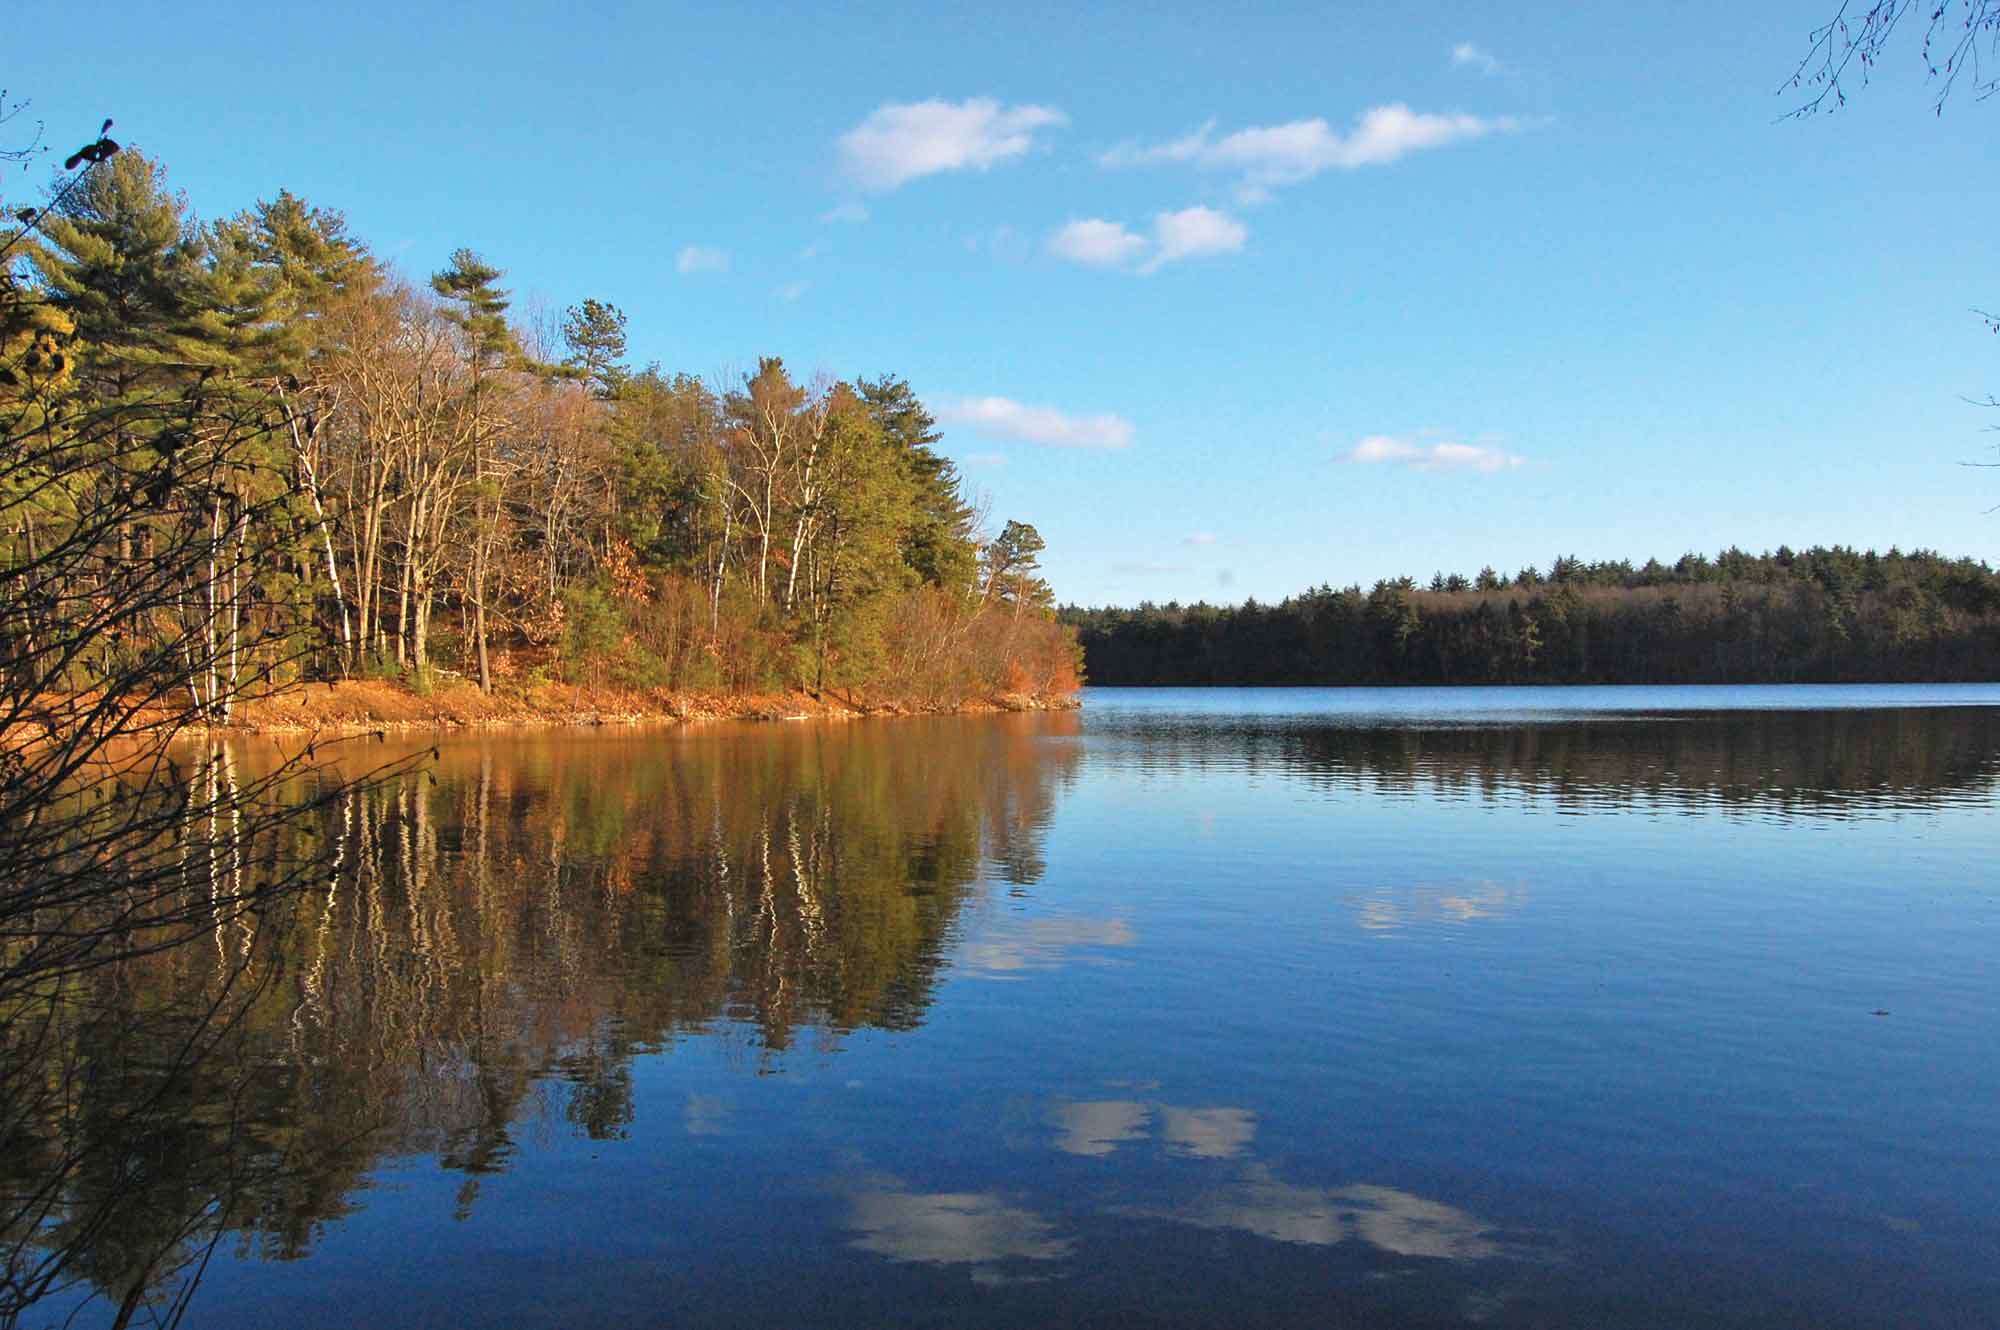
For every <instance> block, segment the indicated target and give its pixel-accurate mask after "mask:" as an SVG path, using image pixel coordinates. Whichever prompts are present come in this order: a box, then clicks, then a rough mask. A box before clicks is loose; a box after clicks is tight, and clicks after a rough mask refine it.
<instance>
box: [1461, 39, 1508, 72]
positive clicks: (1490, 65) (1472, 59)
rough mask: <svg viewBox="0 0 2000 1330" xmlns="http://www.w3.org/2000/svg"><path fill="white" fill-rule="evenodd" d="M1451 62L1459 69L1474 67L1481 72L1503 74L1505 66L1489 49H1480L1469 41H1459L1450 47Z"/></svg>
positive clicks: (1505, 69) (1505, 70)
mask: <svg viewBox="0 0 2000 1330" xmlns="http://www.w3.org/2000/svg"><path fill="white" fill-rule="evenodd" d="M1451 63H1452V65H1453V66H1454V67H1456V68H1459V69H1476V70H1478V71H1479V72H1480V73H1482V74H1488V75H1491V74H1504V73H1506V72H1507V66H1506V65H1504V64H1502V63H1501V62H1500V57H1499V56H1497V55H1494V54H1493V53H1492V52H1491V51H1487V50H1482V49H1481V48H1480V47H1477V46H1474V45H1473V44H1472V43H1471V42H1460V43H1459V44H1458V45H1456V46H1454V47H1452V48H1451Z"/></svg>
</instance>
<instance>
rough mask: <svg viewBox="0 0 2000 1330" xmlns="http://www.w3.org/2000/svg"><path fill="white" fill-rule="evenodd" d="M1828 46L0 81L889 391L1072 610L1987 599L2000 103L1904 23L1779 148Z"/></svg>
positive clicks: (1383, 17) (1076, 41) (1420, 14)
mask: <svg viewBox="0 0 2000 1330" xmlns="http://www.w3.org/2000/svg"><path fill="white" fill-rule="evenodd" d="M1833 7H1834V3H1833V0H1796V2H1794V0H1783V2H1782V3H1770V4H1765V5H1757V6H1742V5H1734V4H1722V3H1713V4H1699V3H1697V4H1688V5H1673V6H1639V7H1617V6H1614V7H1609V8H1607V7H1603V6H1581V5H1574V4H1556V3H1540V4H1529V3H1522V4H1516V5H1509V6H1505V7H1501V6H1495V5H1492V4H1490V3H1484V4H1470V3H1467V4H1455V3H1438V4H1431V5H1426V6H1422V7H1406V6H1394V5H1383V4H1375V5H1367V6H1348V5H1298V6H1271V7H1267V8H1264V9H1262V10H1259V11H1255V12H1238V11H1236V10H1233V9H1225V8H1223V7H1218V6H1214V5H1200V6H1192V7H1188V8H1185V9H1178V10H1170V9H1168V8H1167V7H1165V6H1160V5H1152V4H1148V5H1134V6H1127V7H1114V6H1109V5H1104V6H1094V7H1091V8H1090V9H1089V11H1088V12H1083V11H1082V10H1080V9H1078V8H1077V7H1074V6H1069V5H1059V6H1048V7H1038V6H1035V5H1030V4H1015V5H1009V6H1003V7H1001V8H999V9H991V10H988V9H983V8H982V9H980V10H977V11H963V12H950V11H949V10H948V9H947V8H946V7H936V6H905V7H896V6H869V7H863V6H849V7H843V8H842V9H840V10H838V11H835V10H832V9H811V8H775V7H766V8H751V7H729V8H728V9H727V12H724V10H723V7H708V8H707V9H702V10H689V11H675V10H672V9H669V8H666V7H660V6H652V5H647V6H632V7H629V8H625V9H616V8H614V7H611V6H576V5H572V6H550V5H546V4H534V5H526V4H522V5H514V4H507V3H495V4H488V5H480V6H470V5H468V6H462V7H461V6H442V5H428V6H427V5H423V4H405V5H399V6H393V7H379V8H377V7H363V6H314V7H311V8H307V7H304V6H300V7H297V8H296V9H294V8H293V7H290V6H271V7H266V8H264V9H263V10H262V11H261V12H251V11H250V10H249V7H239V6H234V5H232V6H203V5H198V4H196V5H188V4H183V5H177V6H174V7H172V8H171V9H170V8H168V7H162V6H150V5H149V6H143V7H142V6H119V5H109V6H101V7H98V8H95V9H93V10H91V11H90V12H89V18H88V19H87V20H86V19H85V18H84V17H83V11H79V10H75V9H74V8H70V9H61V10H58V11H52V12H57V13H60V14H61V15H62V21H60V22H58V23H57V24H55V25H54V26H48V25H43V26H39V27H37V26H34V25H23V24H16V25H13V26H12V28H11V29H10V32H9V47H10V49H9V58H8V59H7V60H6V63H5V65H4V67H0V84H4V85H5V86H6V87H7V88H9V89H10V91H11V93H12V94H13V95H14V96H16V97H19V96H26V97H29V98H31V99H32V101H33V106H32V110H31V112H30V115H31V116H32V117H33V118H36V119H40V120H42V121H44V122H45V123H46V124H47V126H48V130H49V137H50V139H51V141H52V142H53V143H54V144H55V145H56V146H57V148H58V150H59V151H60V150H66V149H67V147H69V146H72V145H71V143H70V141H71V140H76V141H78V142H81V141H82V140H83V139H85V138H87V137H88V136H89V134H90V131H91V130H93V129H94V128H95V127H96V125H97V123H98V121H99V120H100V119H102V118H103V117H104V116H105V115H112V116H115V117H116V118H117V121H118V129H117V131H116V133H117V135H118V136H119V137H121V138H122V139H124V140H125V141H128V142H130V143H132V144H134V145H136V146H139V147H142V148H144V149H145V150H147V151H148V152H151V153H153V154H155V155H158V156H160V157H162V158H163V159H164V160H165V161H166V162H167V164H168V167H169V170H170V172H171V174H172V176H173V179H174V181H175V183H176V184H177V185H178V186H179V187H181V188H183V189H185V190H186V191H187V193H188V195H189V197H190V199H191V201H192V202H193V204H194V206H195V207H196V209H197V210H198V211H199V212H201V213H202V214H204V215H208V216H213V215H217V214H221V213H226V212H232V211H235V210H236V209H238V208H241V207H243V206H246V205H247V204H249V203H250V202H252V201H253V200H255V199H257V198H259V197H268V196H269V195H271V194H273V193H275V192H276V191H277V190H278V189H279V188H289V189H292V190H293V191H295V192H297V193H299V194H302V195H304V196H305V197H306V198H307V199H309V200H310V201H312V202H315V203H319V204H325V205H330V206H334V207H338V208H340V209H342V210H343V211H345V212H346V213H347V215H348V218H349V220H350V223H351V224H352V226H353V228H354V229H355V231H356V232H357V233H358V234H360V235H361V236H363V237H364V238H366V239H368V240H369V241H370V242H371V243H372V244H373V245H374V246H375V247H376V249H377V250H378V252H380V253H382V254H384V255H385V256H387V257H390V258H392V259H394V260H395V261H396V262H397V263H398V264H399V265H401V266H402V267H403V269H404V270H405V271H406V272H407V273H408V274H410V275H411V276H413V277H421V276H423V275H424V274H427V273H429V272H430V271H432V270H434V269H436V268H438V267H440V266H442V264H443V262H444V260H445V257H446V255H447V254H448V253H449V252H450V251H451V250H452V249H454V248H456V247H458V246H461V245H469V246H471V247H473V248H475V249H478V250H479V251H481V252H482V253H483V254H484V255H486V256H487V257H488V258H489V259H490V260H491V261H493V262H494V263H496V264H498V265H499V266H501V267H503V268H505V269H506V270H507V272H508V280H509V281H510V282H511V284H512V285H513V287H514V290H515V292H516V298H517V306H518V307H520V308H528V307H530V306H532V305H534V304H535V303H537V302H539V303H540V304H541V305H542V306H544V307H546V308H552V309H558V310H559V309H560V308H561V307H563V306H565V305H567V304H570V303H572V302H574V301H576V300H579V299H582V298H583V297H585V296H595V297H598V298H600V299H607V300H610V301H613V302H614V303H616V304H618V305H619V306H620V307H622V308H623V309H624V310H625V311H626V312H627V314H628V315H629V316H630V320H631V340H632V350H633V353H634V358H635V360H637V361H639V362H641V363H643V362H646V361H652V360H657V361H659V362H660V363H661V364H662V365H664V366H666V367H667V368H669V369H682V370H688V371H691V372H696V373H702V374H708V375H728V374H730V373H732V372H738V371H740V370H742V369H743V368H744V367H746V366H752V365H754V364H755V361H756V357H757V356H759V355H760V354H764V355H768V354H778V355H782V356H784V358H785V360H786V363H787V364H788V365H791V366H792V367H793V368H794V369H796V370H798V371H800V372H802V373H807V374H809V373H811V372H813V371H815V370H821V369H824V370H827V371H830V372H832V373H834V374H837V375H842V376H849V375H855V374H868V375H875V374H880V373H884V372H890V373H895V374H899V375H902V376H903V377H905V378H907V379H909V380H910V381H911V383H912V384H914V385H915V386H916V388H917V390H918V391H919V392H920V393H921V394H922V395H923V396H924V398H925V399H926V401H928V402H930V403H931V405H932V406H933V408H934V409H935V410H937V411H938V412H939V413H940V414H941V415H943V416H945V417H946V419H947V451H948V452H949V453H950V454H951V455H952V456H954V457H955V458H957V459H958V460H959V462H960V464H961V466H962V467H963V469H964V472H965V474H966V476H967V477H968V479H969V480H970V481H971V482H972V483H973V485H975V486H976V487H978V488H979V489H980V490H982V491H983V492H984V493H985V494H987V495H988V496H989V497H990V500H991V504H992V514H993V522H994V525H995V526H997V525H998V524H999V522H1000V521H1002V520H1004V519H1006V518H1009V517H1015V518H1021V519H1024V520H1028V521H1032V522H1034V523H1035V524H1036V525H1037V526H1038V527H1039V529H1040V530H1041V532H1042V534H1043V535H1044V537H1045V538H1046V539H1047V541H1048V545H1049V549H1048V553H1047V555H1046V556H1045V564H1046V567H1047V570H1048V572H1049V574H1050V577H1051V580H1052V581H1053V582H1054V584H1055V587H1056V590H1057V593H1058V595H1059V596H1060V597H1062V598H1063V599H1066V600H1074V601H1079V602H1085V603H1132V602H1136V601H1138V600H1141V599H1153V600H1161V601H1164V600H1167V599H1172V598H1179V599H1184V600H1191V599H1195V598H1206V599H1209V600H1237V599H1241V598H1242V597H1243V596H1245V595H1255V596H1257V597H1259V598H1262V599H1275V598H1278V597H1281V596H1283V595H1285V594H1287V593H1290V592H1293V591H1296V590H1299V589H1301V588H1303V587H1305V586H1307V585H1311V584H1317V583H1319V582H1321V581H1330V582H1333V583H1335V584H1336V585H1338V584H1343V583H1346V582H1350V581H1360V582H1363V583H1366V582H1369V581H1372V580H1373V579H1374V578H1377V577H1381V576H1388V575H1393V574H1397V573H1401V572H1411V573H1416V574H1420V575H1428V574H1429V573H1430V572H1431V571H1432V570H1434V569H1447V570H1450V569H1457V570H1461V571H1465V572H1468V573H1470V572H1473V571H1476V570H1477V568H1478V567H1479V566H1480V565H1481V564H1482V563H1492V564H1494V565H1495V566H1497V567H1500V568H1502V569H1505V570H1511V569H1513V568H1516V567H1518V566H1520V565H1522V564H1525V563H1533V564H1536V565H1538V566H1541V567H1544V568H1546V567H1547V565H1548V563H1549V562H1550V560H1551V559H1552V558H1553V557H1554V556H1555V555H1557V554H1559V553H1560V554H1578V555H1581V556H1583V557H1585V558H1618V557H1630V558H1633V559H1635V560H1636V559H1644V558H1645V557H1647V556H1649V555H1657V556H1659V557H1662V558H1671V557H1673V556H1675V555H1677V554H1679V553H1681V552H1683V551H1684V550H1687V549H1700V550H1707V551H1711V552H1712V551H1713V550H1715V549H1717V548H1719V547H1721V546H1724V545H1727V544H1731V543H1736V544H1741V545H1744V546H1746V547H1750V548H1764V547H1769V546H1775V545H1777V544H1780V543H1790V544H1793V545H1806V544H1812V543H1819V542H1828V543H1831V542H1843V543H1851V544H1858V545H1870V544H1872V545H1876V546H1881V547H1887V546H1888V545H1891V544H1900V545H1902V546H1904V547H1909V546H1914V545H1925V546H1932V547H1936V548H1939V549H1941V550H1943V551H1945V552H1947V553H1951V554H1970V555H1973V556H1976V557H1980V558H1985V559H1994V558H1996V557H2000V514H1989V513H1988V510H1989V509H1991V508H1993V507H1994V506H1995V504H2000V471H1990V472H1989V471H1975V470H1968V469H1966V468H1965V467H1964V466H1962V465H1961V463H1964V462H1968V461H1977V460H1992V459H1993V458H1994V456H1995V454H1994V453H1993V450H1992V440H1993V438H1995V437H2000V436H1991V435H1986V434H1983V433H1982V431H1983V430H1984V429H1985V428H1986V427H1987V426H1988V425H1989V424H1995V423H2000V412H1992V411H1982V410H1980V409H1978V408H1976V407H1974V406H1972V405H1970V404H1969V403H1968V402H1967V401H1966V400H1965V399H1966V398H1968V397H1971V398H1978V397H1984V396H1985V395H1986V394H1988V393H1990V392H1995V391H2000V373H1996V369H1997V368H2000V366H1996V363H1995V352H1996V350H2000V342H1996V340H1995V339H1994V337H1993V336H1992V335H1991V334H1990V333H1988V332H1987V331H1986V329H1985V327H1984V325H1983V324H1982V322H1981V321H1980V319H1979V318H1978V316H1977V315H1976V314H1974V313H1973V312H1972V311H1973V309H1974V308H1975V307H1987V308H1996V309H2000V280H1996V279H1995V277H1994V269H1993V259H1994V254H1995V251H1994V240H1993V233H1992V228H1991V217H1992V214H1993V205H1994V202H1995V197H1996V182H1995V174H1994V171H1993V169H1992V168H1993V160H1994V159H1993V156H1992V151H1991V145H1992V144H1993V143H1994V141H1995V134H1996V131H2000V108H1996V107H1995V106H1994V105H1992V104H1985V105H1982V104H1980V103H1978V102H1976V101H1975V100H1974V99H1973V98H1972V97H1971V96H1970V95H1969V93H1965V92H1961V93H1960V95H1959V96H1957V97H1955V98H1954V99H1953V100H1952V101H1951V102H1950V103H1949V104H1948V105H1947V107H1946V109H1945V112H1944V114H1943V116H1942V117H1939V116H1936V115H1934V114H1933V112H1932V103H1933V96H1932V94H1931V92H1930V90H1928V89H1927V87H1926V85H1925V83H1924V79H1923V70H1922V66H1921V62H1920V59H1919V56H1918V54H1917V38H1918V37H1919V36H1920V33H1919V32H1918V31H1916V30H1915V29H1912V30H1911V31H1910V32H1908V33H1906V34H1903V38H1902V40H1900V41H1899V42H1898V43H1897V45H1896V47H1895V49H1894V51H1893V52H1892V54H1891V57H1890V59H1889V60H1888V61H1887V63H1886V66H1885V67H1884V68H1883V69H1882V70H1881V72H1879V73H1878V74H1877V76H1876V78H1875V80H1874V82H1873V84H1872V85H1871V86H1870V87H1869V88H1868V89H1867V90H1866V92H1865V93H1863V94H1862V95H1860V96H1859V97H1858V98H1856V99H1855V101H1854V102H1853V104H1852V105H1851V106H1850V107H1849V108H1848V109H1847V110H1845V111H1843V112H1840V113H1839V114H1837V115H1832V116H1820V117H1817V118H1815V119H1811V120H1807V121H1803V122H1790V121H1783V122H1781V121H1780V120H1779V117H1780V115H1781V114H1782V113H1783V112H1784V111H1785V110H1786V109H1787V108H1788V107H1789V106H1791V105H1792V104H1793V100H1792V99H1791V98H1790V97H1787V96H1783V95H1779V94H1778V93H1777V91H1776V89H1777V88H1778V85H1779V84H1780V82H1781V81H1782V79H1783V77H1784V76H1785V75H1786V74H1787V73H1788V72H1789V71H1790V69H1791V68H1792V66H1793V64H1795V63H1796V61H1797V59H1798V58H1799V56H1800V55H1801V54H1803V51H1804V48H1805V34H1806V32H1807V31H1808V30H1809V29H1810V28H1811V27H1812V26H1813V24H1814V23H1815V22H1817V21H1819V20H1820V19H1822V18H1823V17H1824V16H1825V14H1824V12H1823V11H1828V10H1830V9H1832V8H1833ZM953 8H955V7H953ZM86 21H87V22H88V23H89V25H90V28H91V29H92V31H93V32H94V34H95V36H94V37H90V38H86V37H85V36H84V34H83V33H82V31H81V27H80V25H82V24H83V23H85V22H86ZM17 123H18V122H17ZM38 170H39V168H38ZM8 181H9V183H8V185H7V191H8V194H9V197H16V196H18V195H19V194H20V193H21V192H24V187H27V186H29V185H30V182H29V181H27V180H25V179H24V178H23V177H21V176H20V175H19V174H18V173H17V174H14V175H11V176H10V177H8Z"/></svg>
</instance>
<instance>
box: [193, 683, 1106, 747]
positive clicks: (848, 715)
mask: <svg viewBox="0 0 2000 1330" xmlns="http://www.w3.org/2000/svg"><path fill="white" fill-rule="evenodd" d="M1081 705H1082V703H1081V700H1080V692H1078V693H1058V694H1048V695H1041V694H1031V693H1000V694H995V695H993V696H989V697H969V698H964V699H960V700H958V701H955V702H939V703H908V702H879V701H875V700H873V699H870V698H867V697H865V696H857V695H854V694H848V695H847V696H844V697H843V696H835V695H834V694H832V693H831V692H829V693H822V694H820V695H818V696H814V695H813V694H811V693H807V692H803V691H796V690H795V691H788V692H783V693H742V694H736V693H703V692H671V691H668V690H665V689H657V690H630V689H617V688H586V687H582V686H576V685H567V684H543V685H538V686H536V687H534V688H531V689H529V690H527V691H525V692H521V693H512V692H510V693H507V694H496V695H488V694H485V693H481V692H480V691H479V689H478V688H476V687H474V686H473V685H471V684H456V685H453V686H451V687H448V688H440V689H437V690H434V691H432V692H429V693H418V692H416V691H414V690H413V689H410V688H407V687H404V686H402V685H400V684H394V683H389V682H386V681H383V680H348V681H345V682H340V683H311V684H303V685H298V686H295V687H290V688H286V689H284V690H283V691H282V692H276V693H273V694H271V695H269V696H266V697H259V698H255V699H250V700H246V701H243V702H240V703H238V704H237V706H236V711H235V715H234V716H232V717H231V719H230V721H229V723H228V724H226V725H211V726H206V727H204V726H201V725H190V726H189V727H188V730H189V731H190V732H193V731H199V730H203V729H206V730H207V731H208V732H209V733H212V734H222V735H251V736H255V735H283V734H366V733H370V732H375V731H388V730H395V731H400V732H407V731H420V730H435V731H446V732H450V731H474V730H523V729H601V728H604V727H607V726H632V727H638V726H648V725H663V726H664V725H687V724H699V723H703V722H716V721H765V722H776V721H800V720H862V719H867V718H870V717H885V716H954V715H997V714H1001V713H1005V712H1023V711H1073V710H1076V709H1077V708H1078V707H1080V706H1081Z"/></svg>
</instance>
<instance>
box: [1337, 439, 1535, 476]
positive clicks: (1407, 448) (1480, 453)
mask: <svg viewBox="0 0 2000 1330" xmlns="http://www.w3.org/2000/svg"><path fill="white" fill-rule="evenodd" d="M1346 460H1348V461H1350V462H1364V463H1376V462H1392V463H1396V464H1398V465H1401V466H1407V467H1410V468H1412V469H1414V470H1417V471H1484V472H1489V473H1490V472H1494V471H1506V470H1509V469H1511V468H1513V467H1517V466H1520V465H1521V464H1522V462H1523V461H1525V460H1526V459H1524V458H1520V457H1516V456H1515V455H1514V454H1512V453H1509V452H1503V451H1502V450H1500V449H1498V448H1487V447H1482V446H1480V445H1477V444H1471V443H1411V442H1409V441H1408V440H1405V439H1396V438H1391V437H1390V436H1388V435H1386V434H1371V435H1369V436H1368V437H1367V438H1365V439H1363V440H1362V441H1361V442H1359V443H1357V444H1355V445H1354V448H1353V449H1352V450H1351V451H1350V452H1348V453H1347V456H1346Z"/></svg>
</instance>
